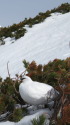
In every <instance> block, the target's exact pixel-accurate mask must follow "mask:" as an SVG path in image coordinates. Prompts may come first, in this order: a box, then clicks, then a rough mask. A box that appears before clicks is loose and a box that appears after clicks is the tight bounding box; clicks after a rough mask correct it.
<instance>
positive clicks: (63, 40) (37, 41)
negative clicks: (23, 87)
mask: <svg viewBox="0 0 70 125" xmlns="http://www.w3.org/2000/svg"><path fill="white" fill-rule="evenodd" d="M69 26H70V12H69V13H66V14H63V15H62V14H58V13H57V14H56V13H55V14H52V16H51V17H48V18H47V19H46V20H45V21H44V22H42V23H40V24H36V25H34V26H33V27H32V28H27V29H28V32H27V33H26V34H25V36H24V37H22V38H20V39H18V40H16V41H15V43H12V41H11V42H10V44H9V41H10V39H8V43H7V42H6V45H3V46H0V76H1V77H3V78H6V77H7V76H8V73H7V62H8V61H9V71H10V74H11V77H14V76H15V74H17V73H19V74H20V73H21V72H22V71H23V70H24V67H23V63H22V61H23V60H24V59H26V60H27V61H29V62H31V61H33V60H35V61H36V62H37V63H38V64H47V63H48V62H49V61H50V60H51V61H52V60H53V59H55V58H59V59H65V58H67V57H70V47H69V42H70V28H69Z"/></svg>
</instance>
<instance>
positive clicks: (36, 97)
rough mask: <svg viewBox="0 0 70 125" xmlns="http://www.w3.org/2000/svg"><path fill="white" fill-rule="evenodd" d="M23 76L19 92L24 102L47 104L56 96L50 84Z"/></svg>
mask: <svg viewBox="0 0 70 125" xmlns="http://www.w3.org/2000/svg"><path fill="white" fill-rule="evenodd" d="M24 78H25V79H23V82H22V83H21V84H20V86H19V93H20V95H21V98H22V99H23V100H24V101H25V102H27V103H29V104H32V105H39V104H47V103H49V102H50V101H52V100H53V99H54V98H55V97H56V92H55V89H54V88H53V87H52V86H50V85H48V84H44V83H40V82H36V81H32V80H31V78H29V77H28V76H24Z"/></svg>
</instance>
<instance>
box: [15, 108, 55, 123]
mask: <svg viewBox="0 0 70 125" xmlns="http://www.w3.org/2000/svg"><path fill="white" fill-rule="evenodd" d="M52 114H53V110H51V111H50V110H49V109H40V110H39V111H38V112H37V113H35V114H32V115H28V116H25V117H24V118H23V119H21V120H20V121H19V122H18V123H16V124H17V125H32V123H31V121H32V120H33V119H38V118H39V116H41V115H44V116H45V118H46V119H47V124H46V125H49V124H48V122H49V120H48V119H49V118H50V117H51V116H52Z"/></svg>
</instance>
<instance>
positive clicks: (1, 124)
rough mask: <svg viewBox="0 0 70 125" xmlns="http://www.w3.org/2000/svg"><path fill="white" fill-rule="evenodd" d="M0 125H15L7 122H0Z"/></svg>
mask: <svg viewBox="0 0 70 125" xmlns="http://www.w3.org/2000/svg"><path fill="white" fill-rule="evenodd" d="M0 125H15V123H14V122H10V121H7V122H0Z"/></svg>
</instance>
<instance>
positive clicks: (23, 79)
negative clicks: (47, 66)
mask: <svg viewBox="0 0 70 125" xmlns="http://www.w3.org/2000/svg"><path fill="white" fill-rule="evenodd" d="M30 80H31V78H30V77H28V76H22V77H21V81H23V82H24V81H30Z"/></svg>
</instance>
